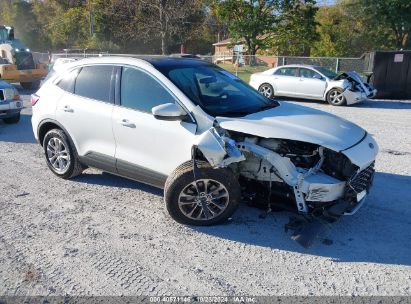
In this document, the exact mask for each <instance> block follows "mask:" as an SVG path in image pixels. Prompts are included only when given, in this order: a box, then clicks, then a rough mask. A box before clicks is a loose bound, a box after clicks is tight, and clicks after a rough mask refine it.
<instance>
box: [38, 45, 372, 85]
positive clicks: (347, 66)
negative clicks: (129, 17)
mask: <svg viewBox="0 0 411 304" xmlns="http://www.w3.org/2000/svg"><path fill="white" fill-rule="evenodd" d="M102 56H126V57H134V58H144V57H164V56H162V55H143V54H110V53H107V52H102V53H87V52H77V53H70V52H65V53H53V54H47V53H33V57H34V58H35V60H36V61H37V62H42V63H49V64H50V65H53V64H54V63H55V62H56V60H57V59H59V58H61V60H60V63H64V62H65V60H64V58H67V59H68V60H67V61H69V60H73V59H76V60H79V59H82V58H89V57H102ZM167 57H169V56H167ZM171 57H180V56H179V55H178V54H176V55H171ZM192 57H194V56H192ZM195 57H196V58H199V59H202V60H206V61H208V62H210V63H215V64H217V65H219V66H221V67H222V68H224V69H226V70H228V71H230V72H231V73H233V74H235V75H237V76H238V77H240V78H242V79H243V80H244V81H246V82H248V81H249V79H250V76H251V74H253V73H258V72H263V71H265V70H267V69H270V68H273V67H277V66H282V65H287V64H305V65H319V66H323V67H326V68H328V69H330V70H332V71H335V72H336V73H340V72H344V71H357V72H358V73H360V74H361V73H363V71H364V70H365V59H364V58H343V57H340V58H337V57H295V56H265V55H256V56H250V55H243V54H236V53H221V54H216V55H206V56H203V55H195Z"/></svg>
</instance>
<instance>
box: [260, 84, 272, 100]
mask: <svg viewBox="0 0 411 304" xmlns="http://www.w3.org/2000/svg"><path fill="white" fill-rule="evenodd" d="M258 92H260V93H261V94H262V95H263V96H265V97H267V98H270V99H273V98H274V88H273V86H272V85H271V84H269V83H263V84H262V85H260V86H259V88H258Z"/></svg>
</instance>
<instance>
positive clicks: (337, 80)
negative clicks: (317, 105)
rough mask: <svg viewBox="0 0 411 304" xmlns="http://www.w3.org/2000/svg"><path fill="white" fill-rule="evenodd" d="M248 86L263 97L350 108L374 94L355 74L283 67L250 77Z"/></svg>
mask: <svg viewBox="0 0 411 304" xmlns="http://www.w3.org/2000/svg"><path fill="white" fill-rule="evenodd" d="M250 85H251V86H252V87H253V88H255V89H256V90H258V91H259V92H260V93H262V94H263V95H264V96H266V97H269V98H273V97H275V96H287V97H296V98H305V99H315V100H324V101H327V102H328V103H329V104H331V105H333V106H343V105H350V104H355V103H358V102H361V101H363V100H366V99H367V98H373V97H374V96H375V95H376V94H377V90H375V89H374V88H373V87H372V86H371V85H370V84H368V83H364V82H363V81H362V79H361V77H360V76H359V75H358V74H357V73H356V72H345V73H342V74H339V75H337V74H336V73H334V72H333V71H330V70H328V69H326V68H324V67H320V66H311V65H284V66H280V67H277V68H273V69H269V70H267V71H264V72H262V73H255V74H253V75H251V78H250Z"/></svg>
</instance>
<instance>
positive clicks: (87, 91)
mask: <svg viewBox="0 0 411 304" xmlns="http://www.w3.org/2000/svg"><path fill="white" fill-rule="evenodd" d="M112 72H113V67H112V66H108V65H96V66H86V67H83V68H82V69H81V71H80V73H79V74H78V76H77V79H76V82H75V89H74V94H76V95H80V96H83V97H87V98H91V99H95V100H101V101H105V102H111V100H112V98H111V93H110V92H111V88H110V85H111V75H112Z"/></svg>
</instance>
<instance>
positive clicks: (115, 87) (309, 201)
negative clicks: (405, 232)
mask: <svg viewBox="0 0 411 304" xmlns="http://www.w3.org/2000/svg"><path fill="white" fill-rule="evenodd" d="M32 105H33V117H32V125H33V131H34V135H35V137H36V139H37V140H38V142H39V143H40V144H41V145H42V147H43V149H44V154H45V158H46V162H47V165H48V167H49V168H50V169H51V171H53V173H55V174H56V175H57V176H60V177H62V178H71V177H74V176H76V175H79V174H80V173H81V172H82V171H83V170H84V169H85V168H87V167H88V166H91V167H96V168H99V169H102V170H104V171H108V172H111V173H114V174H117V175H121V176H124V177H127V178H130V179H133V180H137V181H141V182H143V183H147V184H150V185H153V186H156V187H162V188H164V198H165V203H166V206H167V210H168V211H169V213H170V215H171V216H172V217H173V218H174V219H175V220H176V221H178V222H180V223H185V224H193V225H212V224H217V223H220V222H222V221H224V220H226V219H227V218H229V217H230V216H231V215H232V214H233V212H234V211H235V210H236V208H237V206H238V204H239V203H240V201H248V202H251V203H253V202H254V203H255V204H259V205H263V206H265V207H266V208H274V207H275V208H277V207H280V208H282V209H288V210H290V211H294V212H295V213H297V214H301V215H303V216H304V217H305V218H314V217H315V218H322V219H326V220H327V221H328V220H329V221H333V220H335V219H337V218H338V217H340V216H341V215H343V214H351V213H353V212H355V211H356V210H357V209H358V208H359V207H360V206H361V204H362V202H363V201H364V199H365V196H366V195H367V193H368V191H369V189H370V186H371V183H372V179H373V174H374V160H375V157H376V155H377V152H378V147H377V144H376V143H375V141H374V139H373V138H372V137H371V136H370V135H369V134H367V132H366V131H364V130H363V129H362V128H360V127H358V126H357V125H355V124H353V123H351V122H349V121H347V120H344V119H342V118H339V117H337V116H334V115H331V114H327V113H324V112H321V111H318V110H314V109H311V108H307V107H303V106H299V105H294V104H291V103H286V102H277V101H273V100H270V99H268V98H266V97H264V96H262V95H261V94H259V93H258V92H257V91H256V90H254V89H252V88H251V87H249V86H248V85H247V84H246V83H244V82H242V81H241V80H240V79H238V78H237V77H235V76H233V75H232V74H230V73H228V72H227V71H225V70H223V69H221V68H219V67H217V66H215V65H213V64H210V63H207V62H204V61H201V60H195V59H179V58H144V59H136V58H121V57H119V58H116V57H105V58H95V59H85V60H79V61H76V62H73V63H70V64H67V65H66V67H65V68H64V69H63V70H59V72H56V74H54V75H52V76H51V77H49V79H48V80H47V81H46V82H45V84H44V85H43V86H42V87H41V88H40V90H39V91H38V92H37V93H36V94H34V95H33V96H32Z"/></svg>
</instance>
